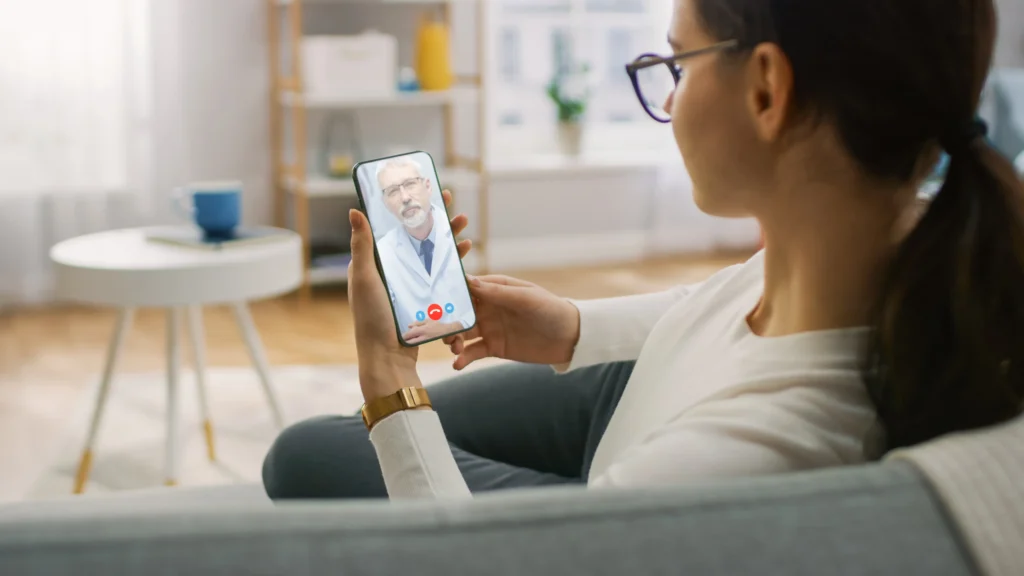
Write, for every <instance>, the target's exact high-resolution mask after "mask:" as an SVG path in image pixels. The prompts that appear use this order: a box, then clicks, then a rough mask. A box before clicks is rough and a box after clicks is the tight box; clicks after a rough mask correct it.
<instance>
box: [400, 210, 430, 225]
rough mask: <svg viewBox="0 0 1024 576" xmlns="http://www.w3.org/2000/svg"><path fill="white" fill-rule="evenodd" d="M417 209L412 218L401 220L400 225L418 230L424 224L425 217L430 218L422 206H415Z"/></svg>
mask: <svg viewBox="0 0 1024 576" xmlns="http://www.w3.org/2000/svg"><path fill="white" fill-rule="evenodd" d="M417 207H418V208H419V211H417V212H416V214H415V215H414V216H412V217H410V218H402V225H404V226H405V227H406V228H419V227H420V226H422V225H423V223H424V222H426V221H427V217H428V216H430V213H429V212H427V211H426V210H425V209H424V208H423V206H419V205H417ZM407 208H410V207H407ZM403 212H404V210H403Z"/></svg>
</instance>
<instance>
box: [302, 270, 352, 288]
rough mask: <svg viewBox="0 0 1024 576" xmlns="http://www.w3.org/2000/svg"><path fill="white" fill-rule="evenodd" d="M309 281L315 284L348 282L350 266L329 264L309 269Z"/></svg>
mask: <svg viewBox="0 0 1024 576" xmlns="http://www.w3.org/2000/svg"><path fill="white" fill-rule="evenodd" d="M309 283H310V284H311V285H313V286H324V285H328V284H347V283H348V268H342V267H340V266H338V267H333V266H327V267H323V268H310V269H309Z"/></svg>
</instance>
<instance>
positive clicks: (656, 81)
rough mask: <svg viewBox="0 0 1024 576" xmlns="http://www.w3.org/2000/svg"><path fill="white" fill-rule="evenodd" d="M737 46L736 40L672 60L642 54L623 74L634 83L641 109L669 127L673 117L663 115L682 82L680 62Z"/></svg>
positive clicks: (674, 57) (682, 54)
mask: <svg viewBox="0 0 1024 576" xmlns="http://www.w3.org/2000/svg"><path fill="white" fill-rule="evenodd" d="M737 46H739V42H737V41H736V40H727V41H725V42H719V43H717V44H712V45H711V46H707V47H705V48H701V49H699V50H691V51H689V52H680V53H679V54H673V55H672V56H659V55H657V54H643V55H641V56H640V57H638V58H637V59H636V60H634V61H633V62H632V63H630V64H627V65H626V73H627V74H629V80H630V81H631V82H632V83H633V91H634V92H636V97H637V98H639V99H640V105H642V106H643V107H644V111H646V112H647V115H648V116H650V117H651V118H654V119H655V120H657V121H658V122H661V123H663V124H668V123H669V122H671V121H672V117H671V116H669V113H668V112H666V111H665V109H664V106H665V102H666V101H668V98H669V96H671V95H672V91H674V90H675V89H676V86H678V85H679V82H680V81H682V79H683V77H684V75H685V73H686V70H685V69H684V68H683V67H682V66H681V65H680V64H679V63H680V62H681V61H683V60H686V59H688V58H693V57H695V56H702V55H704V54H710V53H712V52H721V51H723V50H729V49H732V48H735V47H737Z"/></svg>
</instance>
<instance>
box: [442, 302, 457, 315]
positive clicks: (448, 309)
mask: <svg viewBox="0 0 1024 576" xmlns="http://www.w3.org/2000/svg"><path fill="white" fill-rule="evenodd" d="M444 311H445V312H447V313H449V314H451V313H452V312H455V304H452V303H451V302H449V303H447V304H445V305H444Z"/></svg>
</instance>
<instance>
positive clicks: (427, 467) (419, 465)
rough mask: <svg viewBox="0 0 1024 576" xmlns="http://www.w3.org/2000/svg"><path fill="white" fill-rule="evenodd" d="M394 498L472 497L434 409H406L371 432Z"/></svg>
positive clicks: (390, 494) (377, 425)
mask: <svg viewBox="0 0 1024 576" xmlns="http://www.w3.org/2000/svg"><path fill="white" fill-rule="evenodd" d="M370 442H372V443H373V447H374V449H375V450H376V451H377V460H378V462H379V463H380V471H381V474H382V475H383V476H384V485H385V486H386V487H387V490H388V496H389V497H391V498H392V499H433V498H436V499H452V498H469V497H470V493H469V487H468V486H466V481H465V479H464V478H463V477H462V473H461V472H460V471H459V467H458V466H457V465H456V464H455V457H454V456H452V451H451V448H449V447H448V439H447V438H446V437H445V435H444V430H443V429H442V428H441V420H440V419H438V417H437V413H436V412H434V411H433V410H402V411H400V412H396V413H394V414H391V415H390V416H388V417H387V418H384V419H383V420H381V421H380V422H378V423H377V424H376V425H375V426H374V427H373V430H371V431H370Z"/></svg>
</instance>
